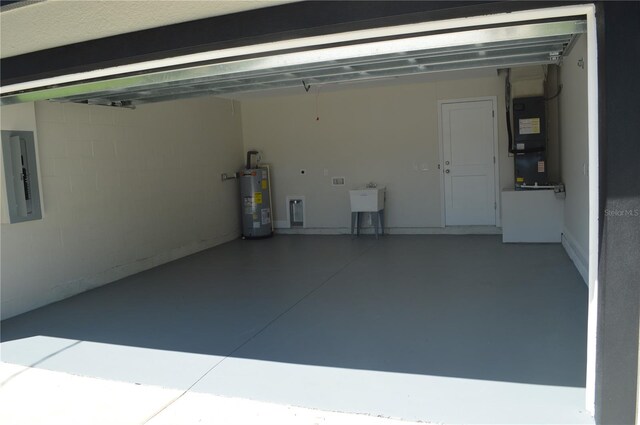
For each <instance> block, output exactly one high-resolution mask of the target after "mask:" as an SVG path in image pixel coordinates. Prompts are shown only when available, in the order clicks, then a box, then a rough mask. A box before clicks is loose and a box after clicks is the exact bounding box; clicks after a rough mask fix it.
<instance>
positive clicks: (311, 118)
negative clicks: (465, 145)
mask: <svg viewBox="0 0 640 425" xmlns="http://www.w3.org/2000/svg"><path fill="white" fill-rule="evenodd" d="M300 91H301V93H300V94H296V95H289V96H279V97H265V98H259V99H250V100H243V102H242V114H243V121H242V125H243V135H244V146H245V150H247V149H258V150H260V151H261V152H262V154H263V160H264V162H268V163H271V164H273V196H274V203H275V220H276V222H278V221H284V220H286V201H285V198H286V196H287V195H303V196H305V200H306V204H307V205H306V207H305V208H306V219H307V223H306V227H309V228H330V229H336V228H342V229H344V228H347V227H348V226H349V225H350V221H349V220H350V207H349V199H348V198H349V197H348V190H349V189H350V188H353V187H356V186H358V185H362V184H364V183H367V182H369V181H374V182H377V183H378V184H382V185H385V186H386V187H387V201H388V202H387V206H386V214H387V217H386V218H387V223H386V224H387V226H389V227H392V228H414V229H415V228H428V227H439V226H441V224H442V223H441V205H440V202H441V200H440V174H439V172H440V171H439V170H438V168H437V165H438V160H439V143H438V110H437V101H438V100H440V99H458V98H470V97H479V96H497V99H498V110H497V111H496V113H497V114H498V123H499V125H498V133H499V143H500V148H499V150H500V152H499V164H500V183H501V187H506V186H509V185H512V184H513V183H512V182H513V161H512V159H511V158H507V140H506V129H505V118H504V116H505V112H504V111H505V109H504V78H503V77H502V76H500V77H499V76H498V75H495V76H492V77H483V78H470V79H460V80H454V81H437V82H427V83H411V84H400V83H397V82H396V83H393V84H391V85H386V86H384V85H382V86H378V87H366V88H360V87H358V86H357V85H355V86H352V87H351V88H348V89H345V88H335V86H334V88H332V89H329V88H323V89H321V90H320V94H319V96H316V94H317V90H316V88H313V87H312V89H311V90H310V92H309V93H304V91H303V89H302V87H300ZM316 105H317V110H318V114H317V115H318V116H319V120H316ZM424 166H426V167H428V171H422V170H421V169H422V168H423V167H424ZM302 168H304V169H306V171H307V173H306V174H305V175H304V176H301V175H300V169H302ZM325 169H327V172H328V176H324V170H325ZM332 176H344V177H346V186H345V187H332V186H331V180H330V179H331V177H332ZM498 211H499V209H498Z"/></svg>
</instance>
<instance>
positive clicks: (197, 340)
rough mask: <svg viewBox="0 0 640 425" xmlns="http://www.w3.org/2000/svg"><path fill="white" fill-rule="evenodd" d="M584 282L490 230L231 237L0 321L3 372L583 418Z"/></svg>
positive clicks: (494, 419)
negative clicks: (29, 369)
mask: <svg viewBox="0 0 640 425" xmlns="http://www.w3.org/2000/svg"><path fill="white" fill-rule="evenodd" d="M586 321H587V288H586V286H585V284H584V282H583V281H582V279H581V277H580V276H579V274H578V272H577V271H576V270H575V268H574V266H573V265H572V263H571V261H570V260H569V258H568V257H567V255H566V254H565V253H564V251H563V249H562V247H561V246H560V245H555V244H541V245H533V244H531V245H529V244H516V245H514V244H510V245H505V244H502V243H501V241H500V238H499V236H481V235H473V236H445V235H429V236H385V237H383V238H381V239H379V240H375V239H373V238H372V237H367V236H363V237H360V238H351V237H348V236H277V237H275V238H272V239H268V240H259V241H240V240H238V241H233V242H230V243H228V244H224V245H221V246H218V247H215V248H212V249H210V250H207V251H203V252H201V253H198V254H195V255H192V256H189V257H187V258H183V259H181V260H178V261H175V262H172V263H169V264H165V265H163V266H160V267H157V268H155V269H152V270H149V271H146V272H143V273H140V274H137V275H135V276H131V277H129V278H126V279H123V280H121V281H118V282H115V283H113V284H110V285H106V286H103V287H101V288H98V289H96V290H93V291H89V292H86V293H84V294H80V295H77V296H75V297H72V298H69V299H67V300H64V301H61V302H59V303H55V304H52V305H49V306H46V307H43V308H40V309H38V310H35V311H32V312H29V313H26V314H23V315H21V316H17V317H15V318H12V319H9V320H5V321H4V322H2V324H1V326H2V329H1V330H2V337H1V338H2V343H1V344H0V349H1V353H0V358H1V360H2V361H4V362H9V363H15V364H20V365H35V367H38V368H43V369H49V370H55V371H62V372H68V373H72V374H78V375H84V376H92V377H100V378H106V379H112V380H121V381H125V382H136V383H142V384H151V385H161V386H165V387H169V388H177V389H182V390H189V391H195V392H205V393H214V394H218V395H225V396H233V397H244V398H250V399H255V400H261V401H268V402H277V403H284V404H290V405H297V406H303V407H312V408H319V409H325V410H336V411H345V412H357V413H369V414H373V415H383V416H390V417H395V418H404V419H411V420H424V421H431V422H441V423H591V422H592V420H591V418H590V417H589V416H588V415H587V414H586V413H584V385H585V367H586Z"/></svg>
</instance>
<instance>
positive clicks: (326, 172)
mask: <svg viewBox="0 0 640 425" xmlns="http://www.w3.org/2000/svg"><path fill="white" fill-rule="evenodd" d="M323 173H324V176H325V177H327V176H328V175H329V169H327V168H325V169H324V171H323Z"/></svg>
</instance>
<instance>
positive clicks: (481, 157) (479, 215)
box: [440, 100, 497, 226]
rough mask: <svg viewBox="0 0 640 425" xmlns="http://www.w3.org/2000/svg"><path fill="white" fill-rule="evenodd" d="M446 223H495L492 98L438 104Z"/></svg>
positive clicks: (493, 224)
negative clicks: (439, 109) (439, 108)
mask: <svg viewBox="0 0 640 425" xmlns="http://www.w3.org/2000/svg"><path fill="white" fill-rule="evenodd" d="M440 107H441V111H440V112H441V114H440V117H441V122H440V126H441V134H442V150H443V161H444V162H443V164H442V170H443V175H444V198H445V224H446V225H492V226H495V225H496V209H497V205H496V192H495V190H496V189H495V167H496V164H495V151H494V139H495V134H494V107H493V101H492V100H479V101H464V102H453V103H449V102H447V103H442V104H441V106H440Z"/></svg>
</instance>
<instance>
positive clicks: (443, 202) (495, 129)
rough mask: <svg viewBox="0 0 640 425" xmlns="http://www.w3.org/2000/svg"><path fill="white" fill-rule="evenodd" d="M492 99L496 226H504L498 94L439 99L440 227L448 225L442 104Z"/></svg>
mask: <svg viewBox="0 0 640 425" xmlns="http://www.w3.org/2000/svg"><path fill="white" fill-rule="evenodd" d="M482 101H490V102H491V105H492V107H493V156H494V158H495V159H496V160H495V162H494V164H493V179H494V191H495V195H494V196H495V202H496V208H495V216H496V224H495V227H502V220H501V217H500V155H499V153H500V150H499V144H498V96H481V97H466V98H461V99H440V100H438V149H439V150H440V152H439V157H438V174H439V175H440V227H443V228H444V227H446V226H447V217H446V199H445V195H446V194H445V189H444V166H443V164H444V138H443V131H442V106H443V105H446V104H451V103H465V102H482Z"/></svg>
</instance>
